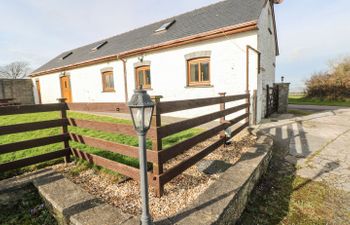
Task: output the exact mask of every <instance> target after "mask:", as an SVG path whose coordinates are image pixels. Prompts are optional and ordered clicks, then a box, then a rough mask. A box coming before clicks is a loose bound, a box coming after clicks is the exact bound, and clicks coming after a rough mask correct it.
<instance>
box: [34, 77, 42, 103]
mask: <svg viewBox="0 0 350 225" xmlns="http://www.w3.org/2000/svg"><path fill="white" fill-rule="evenodd" d="M35 86H36V91H37V93H38V99H39V104H41V103H42V102H41V91H40V81H39V80H36V81H35Z"/></svg>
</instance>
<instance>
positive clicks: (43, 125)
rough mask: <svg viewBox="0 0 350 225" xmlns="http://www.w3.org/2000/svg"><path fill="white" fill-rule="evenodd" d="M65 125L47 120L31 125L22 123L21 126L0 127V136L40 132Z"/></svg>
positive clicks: (60, 121)
mask: <svg viewBox="0 0 350 225" xmlns="http://www.w3.org/2000/svg"><path fill="white" fill-rule="evenodd" d="M65 123H66V122H65V120H62V119H57V120H48V121H40V122H33V123H23V124H15V125H8V126H2V127H0V135H6V134H15V133H21V132H27V131H35V130H42V129H48V128H53V127H61V126H63V125H64V124H65Z"/></svg>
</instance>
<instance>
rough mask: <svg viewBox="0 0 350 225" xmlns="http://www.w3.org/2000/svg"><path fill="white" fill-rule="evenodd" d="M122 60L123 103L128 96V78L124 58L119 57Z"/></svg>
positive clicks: (126, 100) (126, 101)
mask: <svg viewBox="0 0 350 225" xmlns="http://www.w3.org/2000/svg"><path fill="white" fill-rule="evenodd" d="M119 59H120V60H121V61H122V62H123V68H124V91H125V93H124V94H125V103H128V100H129V97H128V80H127V77H128V76H127V75H128V72H127V69H126V59H123V58H119Z"/></svg>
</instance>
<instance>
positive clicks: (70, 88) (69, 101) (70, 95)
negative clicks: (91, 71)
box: [60, 74, 73, 103]
mask: <svg viewBox="0 0 350 225" xmlns="http://www.w3.org/2000/svg"><path fill="white" fill-rule="evenodd" d="M62 78H67V80H68V85H69V88H68V89H69V98H66V102H68V103H71V102H72V101H73V99H72V86H71V82H70V75H68V74H63V75H61V76H60V87H61V97H62V98H64V94H63V86H62Z"/></svg>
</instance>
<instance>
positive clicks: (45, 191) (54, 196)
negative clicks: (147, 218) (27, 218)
mask: <svg viewBox="0 0 350 225" xmlns="http://www.w3.org/2000/svg"><path fill="white" fill-rule="evenodd" d="M33 184H34V185H35V186H36V187H37V188H38V191H39V193H40V195H41V196H42V197H43V199H44V200H45V202H46V203H47V205H48V207H49V209H50V210H51V211H52V213H53V215H54V216H55V218H56V219H57V221H58V222H59V224H62V225H66V224H67V225H68V224H70V225H117V224H138V223H139V222H138V219H136V218H135V217H132V216H130V215H127V214H125V213H123V212H122V211H121V210H119V209H118V208H115V207H112V206H110V205H108V204H106V203H103V202H101V201H100V200H99V199H97V198H96V197H94V196H92V195H90V194H89V193H87V192H86V191H84V190H83V189H81V188H80V187H78V186H77V185H76V184H74V183H73V182H71V181H69V180H68V179H66V178H64V177H63V176H62V175H61V174H58V173H56V172H51V173H47V174H46V175H44V176H40V177H38V178H36V179H35V180H33Z"/></svg>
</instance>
